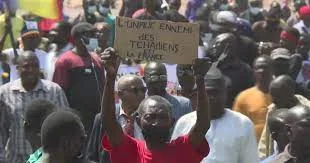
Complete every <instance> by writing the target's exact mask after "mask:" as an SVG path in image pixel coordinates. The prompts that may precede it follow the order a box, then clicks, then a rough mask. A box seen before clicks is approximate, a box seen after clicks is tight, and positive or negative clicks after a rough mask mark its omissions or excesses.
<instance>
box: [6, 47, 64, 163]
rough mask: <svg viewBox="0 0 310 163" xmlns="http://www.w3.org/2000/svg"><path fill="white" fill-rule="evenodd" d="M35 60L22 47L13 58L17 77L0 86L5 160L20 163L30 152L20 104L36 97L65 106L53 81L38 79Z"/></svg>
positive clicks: (59, 89)
mask: <svg viewBox="0 0 310 163" xmlns="http://www.w3.org/2000/svg"><path fill="white" fill-rule="evenodd" d="M39 64H40V63H39V59H38V57H37V56H36V55H35V54H34V52H32V51H25V52H24V53H23V54H21V55H19V57H18V59H17V69H18V72H19V75H20V77H21V78H20V79H18V80H15V81H13V82H10V83H8V84H6V85H3V86H1V87H0V104H1V110H0V112H1V114H0V115H1V116H2V117H1V118H0V125H1V127H0V128H1V132H0V137H1V140H3V141H2V142H1V144H0V151H1V154H0V155H1V157H0V158H4V156H7V157H6V160H7V161H8V162H14V163H24V162H25V160H26V159H27V157H28V155H29V154H30V153H31V152H32V150H31V146H30V144H29V143H28V141H26V139H25V133H24V127H23V125H22V121H23V119H22V117H23V115H24V113H25V112H24V106H26V105H27V104H29V103H30V102H31V101H32V100H34V99H37V98H39V99H44V100H49V101H51V102H52V103H53V104H55V105H56V106H57V108H62V107H65V106H68V102H67V99H66V96H65V94H64V93H63V91H62V90H61V88H60V87H59V86H58V85H57V84H55V83H52V82H50V81H47V80H43V79H40V70H39ZM8 140H9V141H8ZM6 144H7V146H6ZM5 146H6V147H7V148H5ZM0 161H5V160H0Z"/></svg>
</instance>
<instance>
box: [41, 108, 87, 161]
mask: <svg viewBox="0 0 310 163" xmlns="http://www.w3.org/2000/svg"><path fill="white" fill-rule="evenodd" d="M85 140H86V136H85V129H84V127H83V124H82V122H81V120H80V118H79V117H78V116H77V115H76V114H74V113H72V112H69V111H57V112H54V113H52V114H50V115H49V116H48V117H47V118H46V119H45V120H44V122H43V124H42V128H41V142H42V147H43V150H44V152H45V153H49V154H51V155H54V156H56V157H60V158H64V159H65V160H64V161H66V162H71V161H72V160H73V159H75V158H76V157H77V156H79V155H80V154H81V152H82V150H83V145H84V143H85Z"/></svg>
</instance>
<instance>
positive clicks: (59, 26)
mask: <svg viewBox="0 0 310 163" xmlns="http://www.w3.org/2000/svg"><path fill="white" fill-rule="evenodd" d="M71 28H72V26H71V24H70V23H68V22H65V21H61V22H58V23H56V24H55V25H54V27H53V28H52V30H51V31H50V32H49V40H50V42H51V43H56V44H57V45H62V46H65V45H66V44H67V43H68V42H69V39H70V36H71V35H70V31H71Z"/></svg>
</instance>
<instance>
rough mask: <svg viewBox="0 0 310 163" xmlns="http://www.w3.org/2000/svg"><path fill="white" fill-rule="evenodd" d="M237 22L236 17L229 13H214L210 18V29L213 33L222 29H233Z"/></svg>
mask: <svg viewBox="0 0 310 163" xmlns="http://www.w3.org/2000/svg"><path fill="white" fill-rule="evenodd" d="M236 22H237V15H236V14H235V13H234V12H231V11H219V12H214V13H213V14H212V16H211V22H210V28H211V29H212V30H214V31H220V30H222V29H226V30H227V29H230V28H232V29H235V28H236Z"/></svg>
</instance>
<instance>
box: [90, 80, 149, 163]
mask: <svg viewBox="0 0 310 163" xmlns="http://www.w3.org/2000/svg"><path fill="white" fill-rule="evenodd" d="M116 92H117V94H118V96H119V98H120V99H121V102H120V104H117V105H116V110H115V113H116V114H115V116H116V119H117V121H118V122H119V123H120V125H121V127H122V129H123V131H124V132H125V133H126V134H128V135H130V136H132V137H134V138H137V139H140V140H144V138H143V135H142V133H141V128H140V127H139V125H138V124H137V122H136V121H135V117H134V115H135V112H136V110H137V109H138V107H139V104H140V102H141V101H142V100H143V99H144V97H145V92H146V88H145V87H144V85H143V81H142V79H140V78H139V77H138V76H134V75H125V76H122V77H121V78H120V79H119V80H118V84H117V91H116ZM103 107H105V106H103ZM102 118H105V116H104V115H101V114H97V115H96V118H95V121H94V125H93V128H92V132H91V134H90V137H89V141H88V145H87V153H88V156H87V158H88V159H90V160H92V161H97V162H98V161H100V162H104V163H107V162H110V161H109V160H110V159H109V157H108V154H107V153H102V152H103V151H102V149H101V145H100V141H101V137H102V135H103V134H105V124H104V123H103V120H102Z"/></svg>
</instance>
